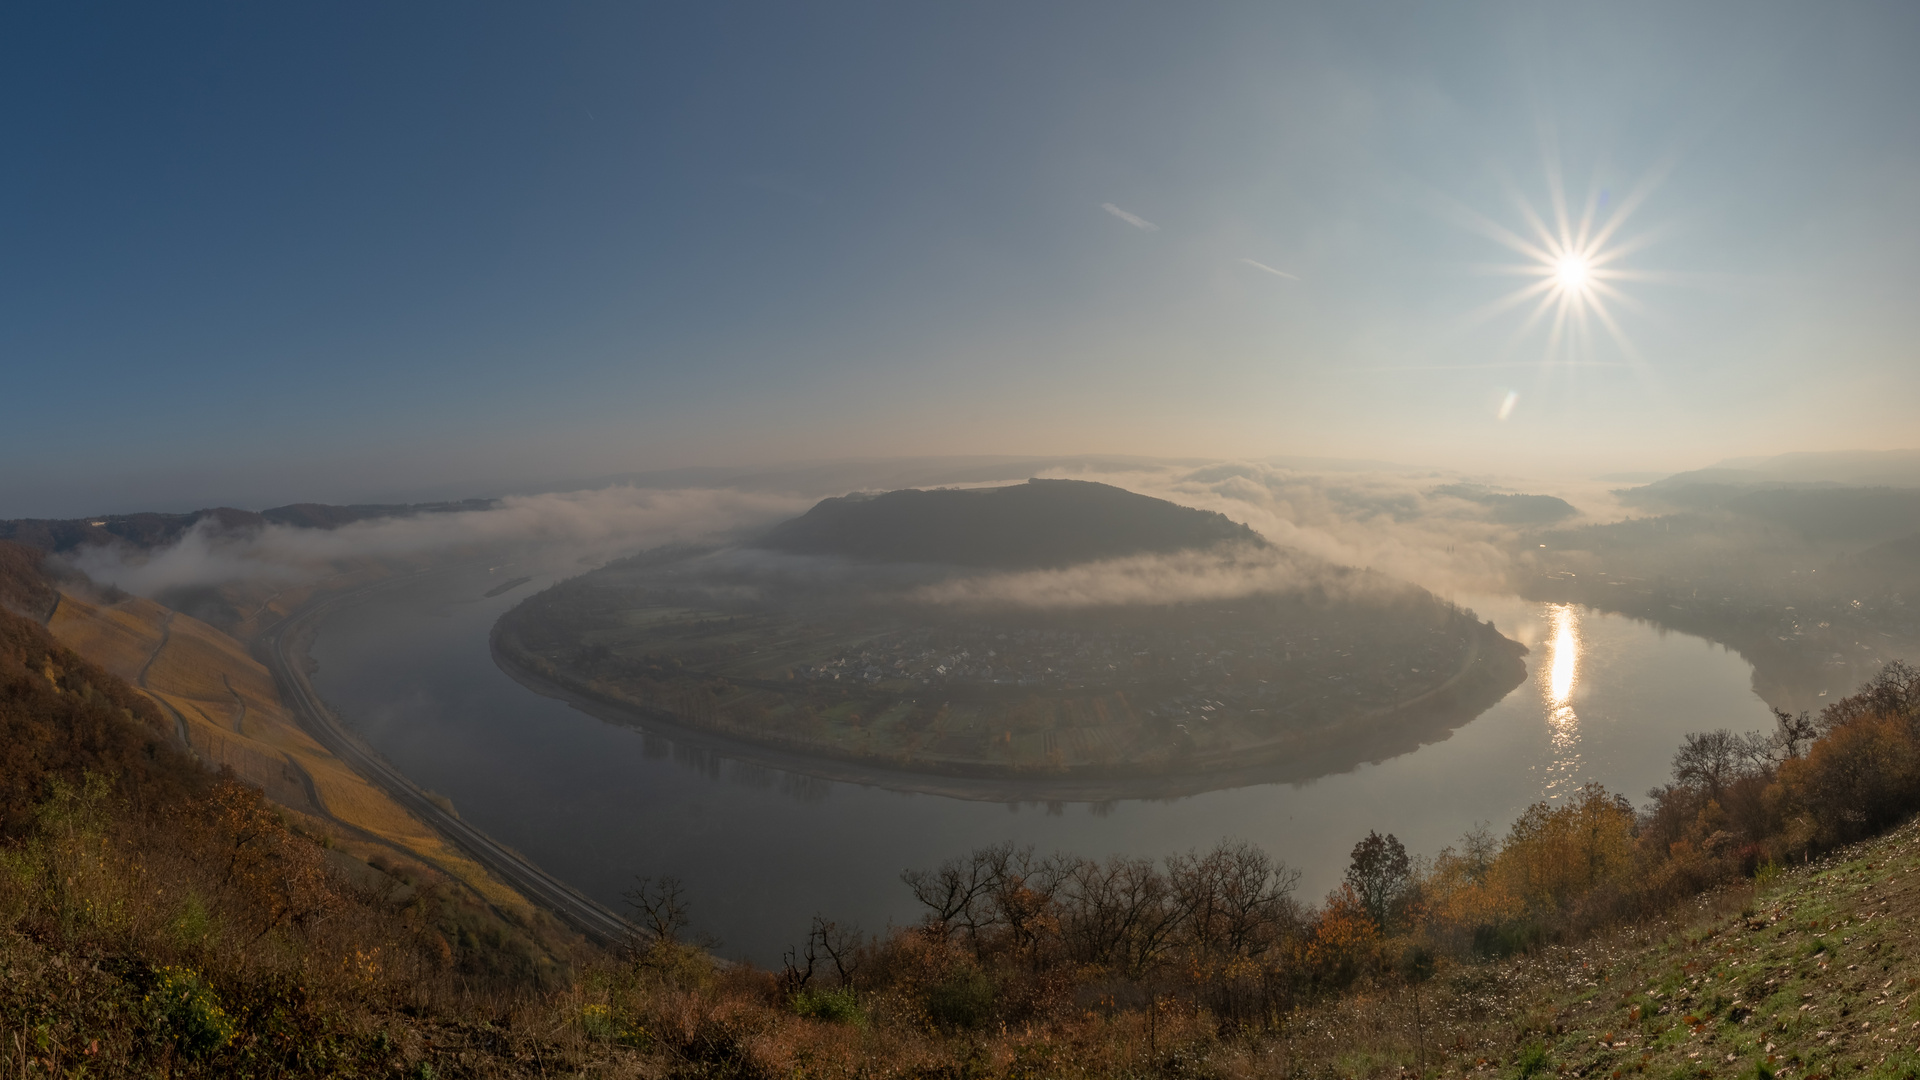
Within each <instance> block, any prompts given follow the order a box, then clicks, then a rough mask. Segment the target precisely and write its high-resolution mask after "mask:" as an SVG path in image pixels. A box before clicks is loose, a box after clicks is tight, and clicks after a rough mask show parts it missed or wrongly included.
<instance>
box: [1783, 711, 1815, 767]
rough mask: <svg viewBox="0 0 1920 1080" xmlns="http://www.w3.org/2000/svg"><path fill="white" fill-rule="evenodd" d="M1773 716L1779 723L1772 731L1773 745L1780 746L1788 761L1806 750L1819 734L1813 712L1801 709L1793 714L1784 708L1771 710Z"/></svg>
mask: <svg viewBox="0 0 1920 1080" xmlns="http://www.w3.org/2000/svg"><path fill="white" fill-rule="evenodd" d="M1773 718H1774V720H1775V721H1776V722H1777V723H1778V724H1779V725H1780V728H1779V730H1778V731H1776V732H1775V733H1774V736H1773V740H1774V743H1775V745H1777V746H1779V747H1780V750H1781V752H1782V753H1783V754H1785V755H1786V758H1787V760H1788V761H1793V760H1795V759H1797V758H1799V757H1800V755H1802V754H1804V753H1806V752H1807V747H1808V746H1810V745H1812V743H1813V740H1814V739H1815V738H1817V737H1818V736H1819V734H1820V728H1819V726H1818V725H1816V724H1815V723H1814V722H1813V714H1811V713H1808V712H1805V711H1802V712H1801V713H1800V715H1798V716H1795V715H1794V714H1792V713H1790V712H1788V711H1787V710H1785V709H1775V710H1773Z"/></svg>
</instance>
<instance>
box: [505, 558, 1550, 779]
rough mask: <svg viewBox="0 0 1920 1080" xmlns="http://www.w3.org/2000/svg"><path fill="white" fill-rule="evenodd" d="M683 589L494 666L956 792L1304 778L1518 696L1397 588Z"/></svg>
mask: <svg viewBox="0 0 1920 1080" xmlns="http://www.w3.org/2000/svg"><path fill="white" fill-rule="evenodd" d="M703 572H704V568H703V566H702V559H701V557H700V556H691V557H688V558H685V559H679V560H667V561H660V560H636V561H631V562H629V563H627V564H622V565H616V566H613V567H609V568H607V569H605V570H601V571H597V572H595V573H592V574H588V575H585V576H583V577H582V578H579V579H575V580H574V581H571V582H567V583H564V584H562V585H560V586H557V587H555V588H553V589H549V590H547V591H546V592H544V593H541V594H539V595H537V596H535V597H532V598H530V599H529V600H528V601H526V602H524V603H523V604H522V605H520V606H519V607H518V608H516V609H514V610H513V611H511V612H509V613H508V615H507V616H505V617H503V618H502V620H501V621H500V623H499V625H498V626H497V627H496V632H495V649H496V654H497V655H499V656H500V657H501V658H502V660H503V662H505V663H507V664H508V665H509V667H510V670H515V671H517V673H519V674H521V675H523V676H525V677H528V678H531V679H534V680H545V681H548V682H550V683H553V684H558V685H559V686H561V687H563V688H565V689H566V690H568V691H571V692H573V693H576V694H582V695H586V696H589V697H592V698H594V699H596V700H598V701H601V702H604V703H607V704H610V705H614V706H617V707H623V708H626V709H629V710H632V712H633V713H634V714H635V715H636V716H638V717H641V718H651V719H654V720H663V721H666V722H670V723H674V724H678V725H681V726H684V727H689V728H696V729H700V730H703V731H707V732H712V733H716V734H722V735H726V736H729V737H733V738H738V739H745V740H749V741H755V742H760V743H765V744H771V745H775V746H779V747H783V748H786V749H790V750H797V751H801V752H805V753H812V754H818V755H823V756H827V757H835V758H841V759H850V760H856V761H865V762H870V763H874V764H880V765H885V766H888V767H892V768H899V769H907V770H920V771H929V772H940V773H949V774H959V775H966V774H983V775H993V774H1000V773H1004V774H1024V775H1036V774H1039V775H1044V774H1055V775H1063V776H1065V775H1075V774H1080V775H1097V774H1128V773H1131V774H1152V773H1166V772H1188V773H1191V772H1205V771H1207V770H1210V769H1220V768H1243V767H1246V766H1249V765H1255V764H1260V763H1279V764H1282V765H1284V764H1286V763H1288V762H1290V761H1293V762H1298V761H1307V760H1310V759H1311V760H1321V759H1322V758H1323V757H1324V755H1326V754H1328V753H1329V752H1333V753H1335V754H1337V753H1338V748H1339V747H1340V746H1341V745H1342V744H1343V743H1354V744H1359V743H1366V744H1367V745H1368V746H1369V747H1374V746H1377V745H1378V740H1379V739H1380V738H1381V737H1383V735H1384V736H1385V737H1387V738H1391V737H1393V735H1394V733H1395V732H1396V731H1397V730H1399V731H1404V730H1410V729H1411V728H1414V727H1420V728H1421V729H1422V730H1431V725H1432V724H1434V723H1435V722H1436V718H1438V719H1437V722H1439V723H1441V724H1442V725H1449V724H1451V723H1458V722H1464V720H1465V719H1468V718H1471V716H1473V715H1475V714H1477V713H1478V712H1479V711H1480V709H1483V708H1485V707H1486V706H1487V705H1489V704H1491V703H1492V702H1493V701H1497V700H1498V699H1499V697H1500V696H1501V695H1503V694H1504V693H1505V692H1506V691H1507V690H1508V689H1511V687H1512V686H1513V685H1515V684H1517V682H1518V681H1519V679H1520V678H1521V676H1522V664H1521V662H1520V660H1519V656H1520V654H1521V651H1522V650H1521V649H1520V647H1519V646H1518V645H1516V644H1514V643H1513V642H1510V641H1508V640H1507V639H1505V638H1503V637H1501V636H1500V635H1499V634H1498V633H1497V632H1495V631H1494V630H1493V628H1492V627H1491V626H1489V625H1487V624H1483V623H1481V622H1479V621H1478V620H1477V619H1476V618H1475V617H1474V616H1473V615H1472V614H1471V613H1470V612H1464V611H1461V610H1459V609H1457V608H1454V607H1452V606H1451V605H1449V604H1446V603H1444V602H1442V601H1439V600H1437V599H1435V598H1434V597H1432V596H1431V595H1429V594H1427V593H1425V592H1422V591H1420V590H1417V589H1412V588H1410V587H1400V588H1398V589H1393V590H1389V589H1386V588H1382V589H1381V590H1380V591H1379V592H1378V593H1377V594H1374V595H1370V596H1369V597H1368V598H1367V599H1366V600H1364V601H1353V600H1347V599H1338V598H1334V597H1332V596H1330V595H1327V594H1326V593H1312V592H1304V591H1303V592H1299V593H1295V594H1290V595H1265V596H1249V597H1241V598H1238V599H1234V600H1229V601H1215V602H1210V603H1193V604H1176V605H1159V606H1105V607H1097V608H1087V609H1075V610H1067V611H1035V610H1020V609H1003V610H996V611H986V612H980V611H967V612H956V611H951V610H943V609H939V608H936V607H933V606H930V605H926V604H916V603H913V602H910V601H903V600H899V599H894V598H890V597H889V596H888V595H887V594H880V595H878V596H876V595H875V594H872V593H859V594H853V595H854V597H855V598H849V592H848V591H847V590H841V589H834V588H812V587H797V588H786V589H777V590H768V589H759V590H741V589H728V588H724V587H720V586H719V585H702V584H700V583H699V579H700V577H701V575H702V574H703ZM536 688H538V686H537V685H536ZM1442 729H1443V730H1444V726H1443V728H1442Z"/></svg>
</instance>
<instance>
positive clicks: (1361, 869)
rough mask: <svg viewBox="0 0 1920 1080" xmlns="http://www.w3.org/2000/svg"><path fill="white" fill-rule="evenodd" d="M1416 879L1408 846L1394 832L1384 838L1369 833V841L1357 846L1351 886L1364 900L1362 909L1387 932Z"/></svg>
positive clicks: (1350, 869) (1349, 875) (1349, 870)
mask: <svg viewBox="0 0 1920 1080" xmlns="http://www.w3.org/2000/svg"><path fill="white" fill-rule="evenodd" d="M1412 878H1413V862H1412V860H1410V859H1408V858H1407V849H1406V846H1405V845H1403V844H1401V843H1400V841H1399V840H1398V839H1397V838H1395V837H1394V835H1393V834H1392V833H1388V834H1387V835H1385V836H1381V835H1380V834H1379V833H1377V832H1374V831H1372V830H1368V832H1367V838H1366V839H1365V840H1362V841H1360V842H1359V843H1357V844H1355V845H1353V861H1352V863H1351V864H1349V865H1348V866H1347V884H1348V885H1351V886H1352V887H1353V892H1354V895H1355V896H1356V897H1358V898H1359V900H1360V906H1361V907H1362V908H1363V909H1364V910H1365V911H1366V913H1367V915H1368V916H1369V917H1371V918H1372V919H1373V921H1374V925H1376V926H1378V927H1380V928H1381V929H1382V930H1385V929H1387V927H1388V926H1389V924H1390V923H1391V921H1392V918H1393V916H1394V914H1395V912H1396V911H1397V910H1398V908H1399V905H1400V900H1401V898H1402V897H1404V896H1405V895H1406V893H1407V886H1408V884H1409V883H1410V882H1411V880H1412Z"/></svg>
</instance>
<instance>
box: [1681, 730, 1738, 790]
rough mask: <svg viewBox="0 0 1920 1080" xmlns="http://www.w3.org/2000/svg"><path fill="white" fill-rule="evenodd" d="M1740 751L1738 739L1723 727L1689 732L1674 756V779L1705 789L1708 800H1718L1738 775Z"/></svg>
mask: <svg viewBox="0 0 1920 1080" xmlns="http://www.w3.org/2000/svg"><path fill="white" fill-rule="evenodd" d="M1742 750H1743V742H1742V740H1741V739H1740V737H1739V736H1738V735H1735V734H1734V733H1733V732H1731V731H1728V730H1727V729H1726V728H1720V729H1719V730H1717V731H1704V732H1697V731H1690V732H1688V733H1687V736H1686V741H1685V742H1683V743H1681V744H1680V749H1679V750H1677V751H1675V753H1674V755H1673V778H1674V779H1675V780H1678V781H1679V782H1680V783H1682V784H1685V785H1687V786H1689V787H1695V788H1700V789H1702V790H1704V791H1705V792H1706V795H1707V798H1709V799H1718V798H1720V793H1721V792H1722V791H1725V790H1726V787H1727V785H1728V784H1730V783H1732V782H1733V779H1734V777H1736V776H1738V775H1739V774H1740V758H1741V756H1742Z"/></svg>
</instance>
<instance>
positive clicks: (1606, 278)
mask: <svg viewBox="0 0 1920 1080" xmlns="http://www.w3.org/2000/svg"><path fill="white" fill-rule="evenodd" d="M1661 176H1662V173H1661V172H1660V171H1656V172H1655V173H1653V174H1651V175H1650V176H1649V177H1648V178H1647V179H1646V180H1643V181H1642V182H1641V183H1640V185H1639V186H1638V187H1636V188H1635V189H1634V190H1633V191H1632V192H1631V193H1630V194H1628V196H1627V197H1626V198H1624V199H1621V200H1619V201H1618V202H1615V203H1612V204H1611V205H1610V206H1609V204H1608V202H1607V200H1606V199H1605V198H1604V197H1603V192H1602V189H1601V188H1599V187H1598V186H1597V185H1596V186H1595V187H1594V189H1593V191H1592V192H1591V193H1590V194H1589V195H1588V196H1587V200H1586V203H1585V205H1584V206H1583V207H1581V208H1580V210H1579V212H1578V213H1575V212H1574V211H1573V209H1572V208H1571V207H1570V206H1569V203H1568V200H1567V193H1566V187H1565V185H1564V184H1563V183H1562V181H1561V177H1560V170H1559V167H1558V166H1557V165H1556V164H1555V163H1554V161H1553V160H1552V158H1551V156H1550V157H1549V160H1548V162H1547V181H1548V184H1547V186H1548V195H1549V198H1550V203H1551V211H1550V213H1549V214H1547V215H1543V214H1541V213H1540V212H1539V211H1538V210H1536V209H1534V207H1533V204H1532V203H1530V202H1528V201H1527V199H1526V198H1525V197H1524V196H1522V195H1520V194H1518V193H1517V192H1516V193H1515V194H1514V195H1513V200H1514V204H1515V206H1516V208H1517V209H1518V211H1519V217H1520V219H1521V221H1522V222H1523V223H1524V224H1523V225H1522V226H1521V227H1520V228H1518V229H1512V228H1508V227H1507V226H1504V225H1501V224H1499V223H1497V222H1495V221H1493V220H1491V219H1489V218H1486V217H1483V216H1481V215H1479V214H1476V213H1474V212H1472V211H1470V210H1462V213H1463V215H1464V221H1465V224H1466V225H1467V226H1468V227H1469V228H1472V229H1473V230H1474V231H1476V232H1479V233H1481V234H1482V235H1484V236H1486V237H1488V238H1490V239H1492V240H1494V241H1495V242H1497V243H1499V244H1501V245H1502V246H1504V247H1506V248H1509V249H1511V250H1512V251H1514V252H1515V253H1517V254H1519V255H1520V256H1521V257H1522V258H1523V259H1524V260H1525V261H1523V262H1520V263H1517V264H1499V265H1493V266H1483V267H1481V268H1480V269H1481V270H1484V271H1486V272H1488V273H1493V274H1510V275H1516V276H1519V277H1525V278H1530V279H1532V280H1531V281H1529V282H1528V283H1527V284H1525V285H1522V286H1521V287H1520V288H1518V289H1515V290H1513V291H1512V292H1510V293H1508V294H1507V295H1505V296H1503V297H1501V298H1499V299H1498V300H1495V301H1494V302H1492V303H1490V304H1488V305H1486V306H1485V307H1483V308H1481V309H1480V310H1478V311H1475V312H1473V313H1471V314H1470V315H1469V316H1468V318H1467V322H1468V324H1469V325H1472V324H1476V323H1481V322H1485V321H1487V320H1490V319H1493V318H1495V317H1497V316H1500V315H1503V314H1505V313H1507V312H1509V311H1513V310H1514V309H1516V308H1527V307H1529V306H1530V310H1528V311H1527V313H1526V315H1525V317H1524V318H1523V319H1522V320H1521V323H1520V325H1519V327H1518V328H1517V329H1516V330H1515V331H1514V335H1513V344H1514V345H1516V346H1517V345H1518V344H1519V343H1520V342H1521V341H1522V340H1524V339H1526V338H1528V337H1530V336H1531V335H1532V334H1533V333H1534V332H1535V331H1536V330H1537V329H1539V327H1540V326H1541V325H1542V324H1543V323H1544V324H1546V327H1547V344H1546V355H1545V360H1546V361H1547V362H1549V363H1552V362H1565V363H1592V362H1595V358H1594V353H1595V344H1596V342H1595V334H1594V331H1595V328H1596V327H1598V328H1599V329H1600V330H1603V331H1604V332H1605V333H1606V335H1607V336H1608V337H1609V338H1610V339H1611V340H1612V341H1613V344H1614V345H1615V347H1616V348H1617V349H1618V350H1619V353H1620V354H1621V355H1622V356H1624V357H1625V358H1626V359H1627V360H1628V361H1630V362H1632V363H1634V364H1635V365H1638V364H1639V363H1640V362H1641V361H1640V358H1639V353H1638V351H1637V350H1635V349H1634V347H1633V343H1632V342H1631V341H1629V340H1628V339H1627V335H1626V333H1625V332H1624V331H1623V330H1622V329H1621V327H1620V322H1619V319H1618V318H1616V316H1615V313H1614V309H1616V308H1625V307H1632V306H1634V305H1633V301H1632V299H1631V298H1630V297H1628V296H1627V295H1626V294H1625V293H1624V292H1622V291H1621V290H1620V288H1619V285H1620V284H1621V283H1623V282H1627V281H1659V280H1666V279H1668V278H1669V275H1662V274H1655V273H1648V272H1644V271H1639V270H1634V269H1630V268H1628V267H1627V266H1625V265H1624V264H1623V260H1624V259H1625V258H1626V257H1627V256H1628V255H1630V254H1632V253H1633V252H1635V251H1638V250H1640V249H1641V248H1643V247H1646V246H1647V245H1648V244H1650V243H1652V241H1653V239H1654V236H1653V234H1652V233H1646V232H1643V233H1640V234H1637V235H1635V236H1632V237H1626V236H1624V235H1623V234H1622V232H1621V230H1622V228H1623V227H1624V226H1625V225H1626V224H1627V221H1628V219H1629V218H1631V217H1632V216H1633V213H1634V211H1636V210H1638V209H1639V208H1640V206H1641V204H1642V203H1644V202H1645V201H1646V199H1647V196H1648V195H1649V194H1651V193H1652V191H1653V189H1654V187H1656V186H1657V185H1658V182H1659V180H1660V179H1661ZM1603 209H1605V210H1606V216H1605V217H1604V219H1603V218H1602V217H1601V212H1602V210H1603ZM1549 218H1550V219H1551V224H1550V223H1549Z"/></svg>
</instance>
